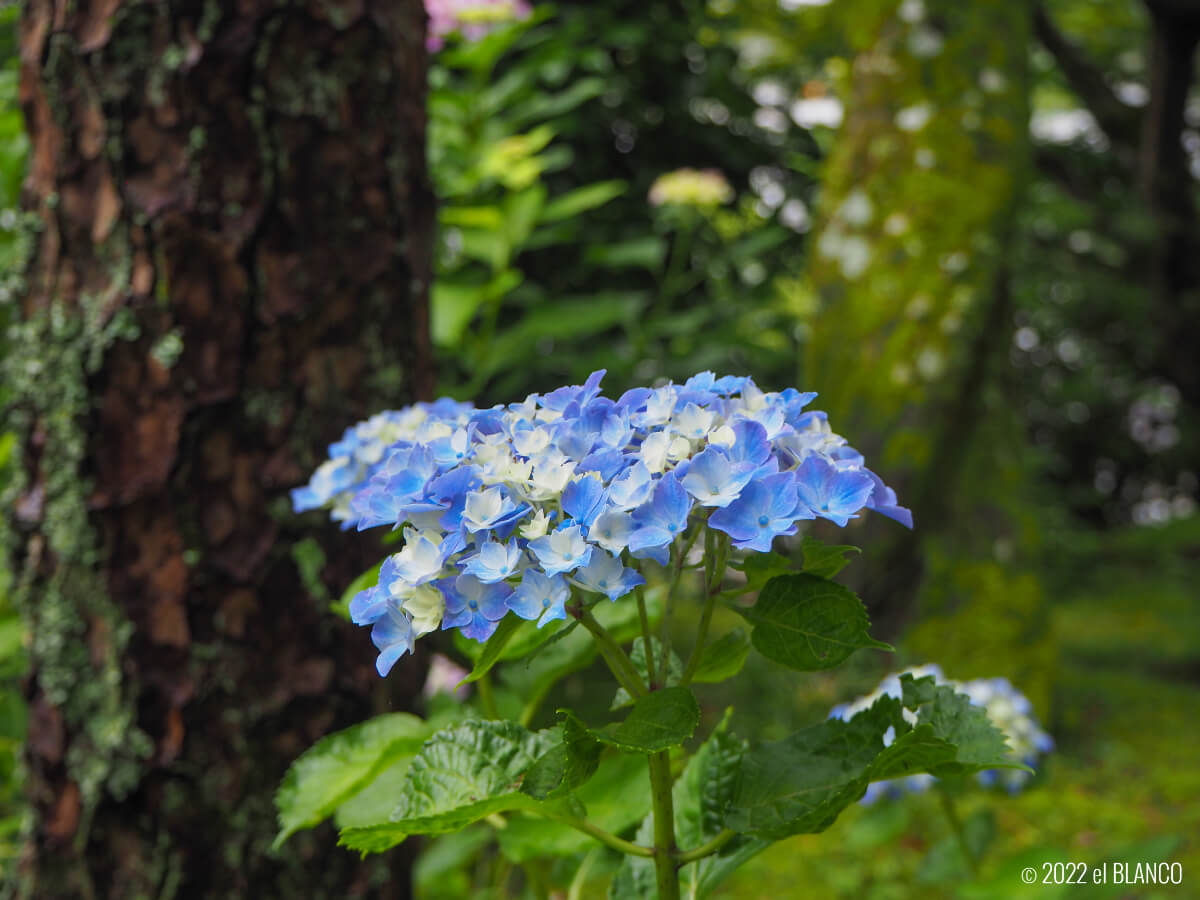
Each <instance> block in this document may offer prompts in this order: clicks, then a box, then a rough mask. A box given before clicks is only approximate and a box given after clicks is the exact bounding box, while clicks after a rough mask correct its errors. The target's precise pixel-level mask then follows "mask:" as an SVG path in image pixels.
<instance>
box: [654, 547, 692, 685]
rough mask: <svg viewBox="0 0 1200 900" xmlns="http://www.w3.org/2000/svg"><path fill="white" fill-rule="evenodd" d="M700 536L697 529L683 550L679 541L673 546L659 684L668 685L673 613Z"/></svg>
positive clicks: (664, 610)
mask: <svg viewBox="0 0 1200 900" xmlns="http://www.w3.org/2000/svg"><path fill="white" fill-rule="evenodd" d="M699 536H700V529H699V528H695V529H693V531H692V536H691V537H690V538H688V539H687V542H686V543H684V545H683V547H682V549H681V548H680V546H679V541H678V540H676V541H675V543H673V544H672V545H671V560H670V562H669V563H668V565H670V566H671V567H672V568H673V569H674V572H673V573H672V575H671V586H670V587H669V588H668V589H667V601H666V603H664V604H663V617H662V626H661V628H660V630H659V638H658V640H659V644H660V645H661V650H660V652H661V653H662V658H661V659H660V660H659V661H658V681H659V684H663V685H665V684H666V683H667V670H668V667H667V661H668V660H669V659H670V658H671V613H672V612H673V611H674V609H675V593H676V592H677V591H678V589H679V579H680V577H681V576H682V575H683V565H684V563H685V562H686V561H687V555H688V553H690V552H691V550H692V545H693V544H695V543H696V538H698V537H699Z"/></svg>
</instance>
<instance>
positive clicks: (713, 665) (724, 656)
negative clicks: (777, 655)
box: [692, 628, 750, 684]
mask: <svg viewBox="0 0 1200 900" xmlns="http://www.w3.org/2000/svg"><path fill="white" fill-rule="evenodd" d="M749 655H750V636H749V635H748V634H746V632H745V631H744V630H743V629H741V628H735V629H733V630H732V631H730V632H729V633H728V634H724V635H722V636H721V637H719V638H717V640H715V641H713V642H712V643H711V644H709V645H708V646H707V647H705V648H704V650H703V652H701V654H700V662H699V663H697V665H696V671H695V673H694V674H693V675H692V681H698V682H701V683H707V684H715V683H716V682H719V681H724V680H725V679H727V678H732V677H733V676H734V675H736V674H737V673H738V672H740V671H741V670H742V666H744V665H745V664H746V657H747V656H749Z"/></svg>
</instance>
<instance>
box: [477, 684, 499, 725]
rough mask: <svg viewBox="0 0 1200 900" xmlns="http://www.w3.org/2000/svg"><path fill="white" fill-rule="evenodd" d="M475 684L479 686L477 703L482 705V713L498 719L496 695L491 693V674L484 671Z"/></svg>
mask: <svg viewBox="0 0 1200 900" xmlns="http://www.w3.org/2000/svg"><path fill="white" fill-rule="evenodd" d="M475 684H476V686H477V687H478V688H479V705H480V706H482V707H483V714H484V715H485V716H486V717H487V718H489V719H499V718H500V712H499V710H497V709H496V695H495V694H494V693H492V679H491V676H490V675H488V673H486V672H485V673H484V674H483V675H482V676H480V678H479V680H478V681H477V682H475Z"/></svg>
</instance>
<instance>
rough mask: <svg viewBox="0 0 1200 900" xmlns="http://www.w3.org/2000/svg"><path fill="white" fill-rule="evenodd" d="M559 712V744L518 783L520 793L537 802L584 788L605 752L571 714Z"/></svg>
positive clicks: (535, 762) (563, 710)
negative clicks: (560, 721)
mask: <svg viewBox="0 0 1200 900" xmlns="http://www.w3.org/2000/svg"><path fill="white" fill-rule="evenodd" d="M558 712H559V717H560V718H561V719H562V726H561V728H562V741H561V743H559V744H558V745H557V746H555V747H551V748H550V749H549V750H547V751H546V752H545V753H544V754H542V755H541V756H539V757H538V758H537V760H535V761H534V763H533V765H532V766H530V768H529V771H528V772H526V773H525V779H524V781H522V782H521V790H522V791H523V792H524V793H526V794H528V795H529V796H531V797H533V798H534V799H537V800H545V799H547V798H549V797H555V796H560V795H562V794H564V793H566V792H568V791H572V790H574V789H575V788H577V787H579V786H580V785H582V784H584V783H585V782H586V781H587V780H588V779H589V778H591V777H592V775H594V774H595V772H596V768H597V767H598V766H599V765H600V753H601V751H602V750H603V749H604V748H603V746H601V744H600V742H599V741H598V740H596V738H595V737H593V736H592V734H591V732H589V731H588V729H587V726H586V725H584V724H583V723H582V722H580V721H579V719H577V718H576V717H575V715H574V714H573V713H571V711H570V710H565V709H560V710H559V711H558Z"/></svg>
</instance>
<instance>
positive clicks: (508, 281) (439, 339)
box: [429, 269, 522, 347]
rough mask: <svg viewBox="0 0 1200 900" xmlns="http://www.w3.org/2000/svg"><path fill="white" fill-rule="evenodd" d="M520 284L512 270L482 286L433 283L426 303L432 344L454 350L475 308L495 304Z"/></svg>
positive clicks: (476, 309) (444, 280)
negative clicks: (428, 311)
mask: <svg viewBox="0 0 1200 900" xmlns="http://www.w3.org/2000/svg"><path fill="white" fill-rule="evenodd" d="M521 281H522V275H521V273H520V272H516V271H514V270H512V269H505V270H504V271H503V272H500V273H499V274H497V275H496V277H495V278H493V279H491V280H490V281H488V282H485V283H483V284H469V283H464V282H457V281H451V280H449V279H446V278H438V279H436V280H435V281H434V283H433V288H432V289H431V291H430V300H429V302H430V328H431V332H432V335H433V342H434V343H435V344H437V345H438V346H439V347H456V346H458V344H459V343H460V342H461V341H462V338H463V334H464V332H466V330H467V326H468V325H470V324H471V320H472V319H474V318H475V313H476V312H478V310H479V308H480V307H481V306H484V305H486V304H488V303H495V302H497V301H499V300H500V299H501V298H503V297H504V296H505V295H506V294H508V293H510V292H511V291H513V290H515V289H516V288H517V287H518V286H519V285H520V284H521Z"/></svg>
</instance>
